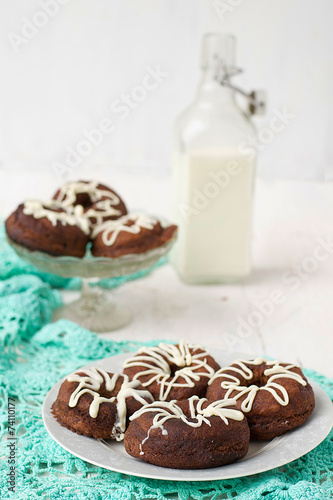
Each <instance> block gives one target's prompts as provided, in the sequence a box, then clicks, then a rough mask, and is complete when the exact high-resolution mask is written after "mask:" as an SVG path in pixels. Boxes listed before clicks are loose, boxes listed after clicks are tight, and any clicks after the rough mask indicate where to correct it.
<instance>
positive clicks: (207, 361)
mask: <svg viewBox="0 0 333 500" xmlns="http://www.w3.org/2000/svg"><path fill="white" fill-rule="evenodd" d="M219 368H220V366H219V365H218V364H217V363H216V361H215V360H214V359H213V358H212V356H210V354H209V352H208V351H207V350H206V349H205V348H204V347H202V346H200V345H196V344H186V343H185V342H184V341H181V342H180V343H179V345H172V344H163V343H161V344H159V345H158V346H156V347H142V348H141V349H139V351H138V352H137V354H136V355H135V356H133V357H131V358H129V359H127V360H126V361H125V363H124V366H123V371H124V373H125V374H126V375H128V376H129V378H130V379H131V380H139V381H140V383H141V384H142V386H143V387H145V388H147V389H148V391H149V392H151V394H152V395H153V397H154V399H156V400H160V401H170V400H172V399H177V400H179V399H187V398H189V397H191V396H195V395H196V396H199V397H203V396H205V394H206V390H207V384H208V381H209V379H210V378H211V377H212V376H213V375H214V373H215V371H216V370H218V369H219Z"/></svg>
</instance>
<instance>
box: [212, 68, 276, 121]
mask: <svg viewBox="0 0 333 500" xmlns="http://www.w3.org/2000/svg"><path fill="white" fill-rule="evenodd" d="M241 73H243V70H242V68H237V67H236V66H234V67H227V66H226V64H225V63H224V61H223V60H220V65H219V69H218V71H217V75H216V80H217V81H218V82H219V83H220V85H223V86H224V87H229V88H230V89H232V90H234V91H235V92H237V93H238V94H241V95H242V96H243V97H245V98H246V99H247V104H248V112H249V114H250V115H264V114H265V113H266V104H267V93H266V91H265V90H252V91H251V92H246V91H245V90H243V89H241V88H240V87H236V85H233V84H232V83H231V81H230V78H231V77H233V76H236V75H239V74H241Z"/></svg>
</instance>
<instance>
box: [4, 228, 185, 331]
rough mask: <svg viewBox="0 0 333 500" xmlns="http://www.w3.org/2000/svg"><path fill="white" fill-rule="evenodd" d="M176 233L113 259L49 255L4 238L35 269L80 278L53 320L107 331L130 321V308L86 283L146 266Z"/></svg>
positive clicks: (163, 252)
mask: <svg viewBox="0 0 333 500" xmlns="http://www.w3.org/2000/svg"><path fill="white" fill-rule="evenodd" d="M175 239H176V234H175V235H174V236H173V237H172V238H171V239H170V240H169V241H167V242H166V243H165V244H164V245H163V246H160V247H158V248H154V249H153V250H149V251H147V252H145V253H141V254H129V255H124V256H122V257H118V258H115V259H112V258H107V257H94V256H93V255H91V253H90V252H89V250H88V251H87V254H86V255H85V256H84V257H83V258H78V257H70V256H61V257H53V256H52V255H48V254H46V253H43V252H39V251H32V250H29V249H28V248H26V247H23V246H22V245H19V244H17V243H15V242H14V241H12V240H11V239H10V238H8V236H7V240H8V242H9V244H10V245H11V247H12V248H13V249H14V250H15V252H16V253H17V254H18V255H19V257H21V258H22V259H24V260H25V261H27V262H28V263H29V264H32V265H33V266H34V267H36V268H37V269H38V270H39V271H42V272H44V273H51V274H56V275H58V276H61V277H63V278H74V277H80V278H82V288H81V296H80V298H79V299H77V300H75V301H74V302H71V303H70V304H65V305H63V306H62V307H59V308H58V309H56V311H55V313H54V315H53V318H52V319H53V321H56V320H58V319H61V318H66V319H69V320H71V321H74V322H75V323H77V324H79V325H81V326H82V327H84V328H87V329H89V330H92V331H94V332H98V333H102V332H110V331H112V330H118V329H119V328H122V327H124V326H126V325H127V324H128V323H129V322H130V321H131V314H130V311H129V310H128V309H127V308H126V307H123V306H121V305H119V304H117V303H115V302H114V301H113V300H111V298H110V294H109V293H108V294H106V293H105V292H104V291H103V290H102V289H101V288H99V287H98V286H90V285H89V282H91V283H94V282H96V281H97V280H98V279H101V278H116V277H117V278H118V277H121V276H127V275H130V274H133V273H137V272H138V271H142V270H145V269H148V268H149V267H151V266H153V265H154V264H156V263H157V262H158V260H159V259H160V258H161V257H163V256H165V255H166V254H167V253H168V251H169V250H170V249H171V247H172V245H173V243H174V241H175Z"/></svg>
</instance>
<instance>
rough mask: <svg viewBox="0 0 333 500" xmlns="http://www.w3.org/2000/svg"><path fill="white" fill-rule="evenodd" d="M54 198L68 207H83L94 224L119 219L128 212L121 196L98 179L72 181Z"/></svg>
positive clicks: (60, 189)
mask: <svg viewBox="0 0 333 500" xmlns="http://www.w3.org/2000/svg"><path fill="white" fill-rule="evenodd" d="M53 199H55V200H56V201H57V202H58V203H60V204H61V205H62V206H64V207H65V208H67V209H70V208H73V207H79V206H80V207H81V210H82V213H84V215H85V216H86V217H87V218H88V219H89V221H90V223H91V224H92V225H94V224H101V223H102V222H104V221H107V220H115V219H119V217H122V216H123V215H125V214H127V208H126V205H125V203H124V201H123V200H122V199H121V198H120V196H119V195H118V194H117V193H116V192H115V191H114V190H113V189H111V188H109V187H108V186H105V185H104V184H100V183H99V182H97V181H75V182H74V181H72V182H67V183H66V184H64V185H63V186H61V187H60V188H59V189H58V190H57V192H56V193H55V194H54V196H53Z"/></svg>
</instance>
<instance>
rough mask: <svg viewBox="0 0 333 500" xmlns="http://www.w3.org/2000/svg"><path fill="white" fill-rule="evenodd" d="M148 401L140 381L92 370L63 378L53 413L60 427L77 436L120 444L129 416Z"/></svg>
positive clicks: (148, 395)
mask: <svg viewBox="0 0 333 500" xmlns="http://www.w3.org/2000/svg"><path fill="white" fill-rule="evenodd" d="M151 401H152V396H151V394H150V393H149V392H148V391H145V390H143V388H142V387H140V383H139V382H137V381H133V382H130V381H129V379H128V377H127V376H126V375H122V374H119V373H114V374H113V373H108V372H106V371H104V370H102V369H101V368H95V367H94V368H90V369H89V370H88V369H85V370H79V371H77V372H75V373H72V374H71V375H69V376H68V377H67V378H66V380H65V381H64V382H63V383H62V385H61V387H60V389H59V393H58V396H57V399H56V400H55V402H54V403H53V405H52V413H53V414H54V416H55V418H56V419H57V420H58V422H59V423H60V424H61V425H62V426H64V427H67V429H70V430H71V431H73V432H76V433H77V434H83V435H84V436H91V437H94V438H96V439H116V440H117V441H121V440H122V439H123V437H124V432H125V429H126V426H127V423H128V417H129V416H130V415H132V414H133V413H134V412H135V411H137V410H138V409H140V408H141V407H142V405H145V404H147V403H149V402H151Z"/></svg>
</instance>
